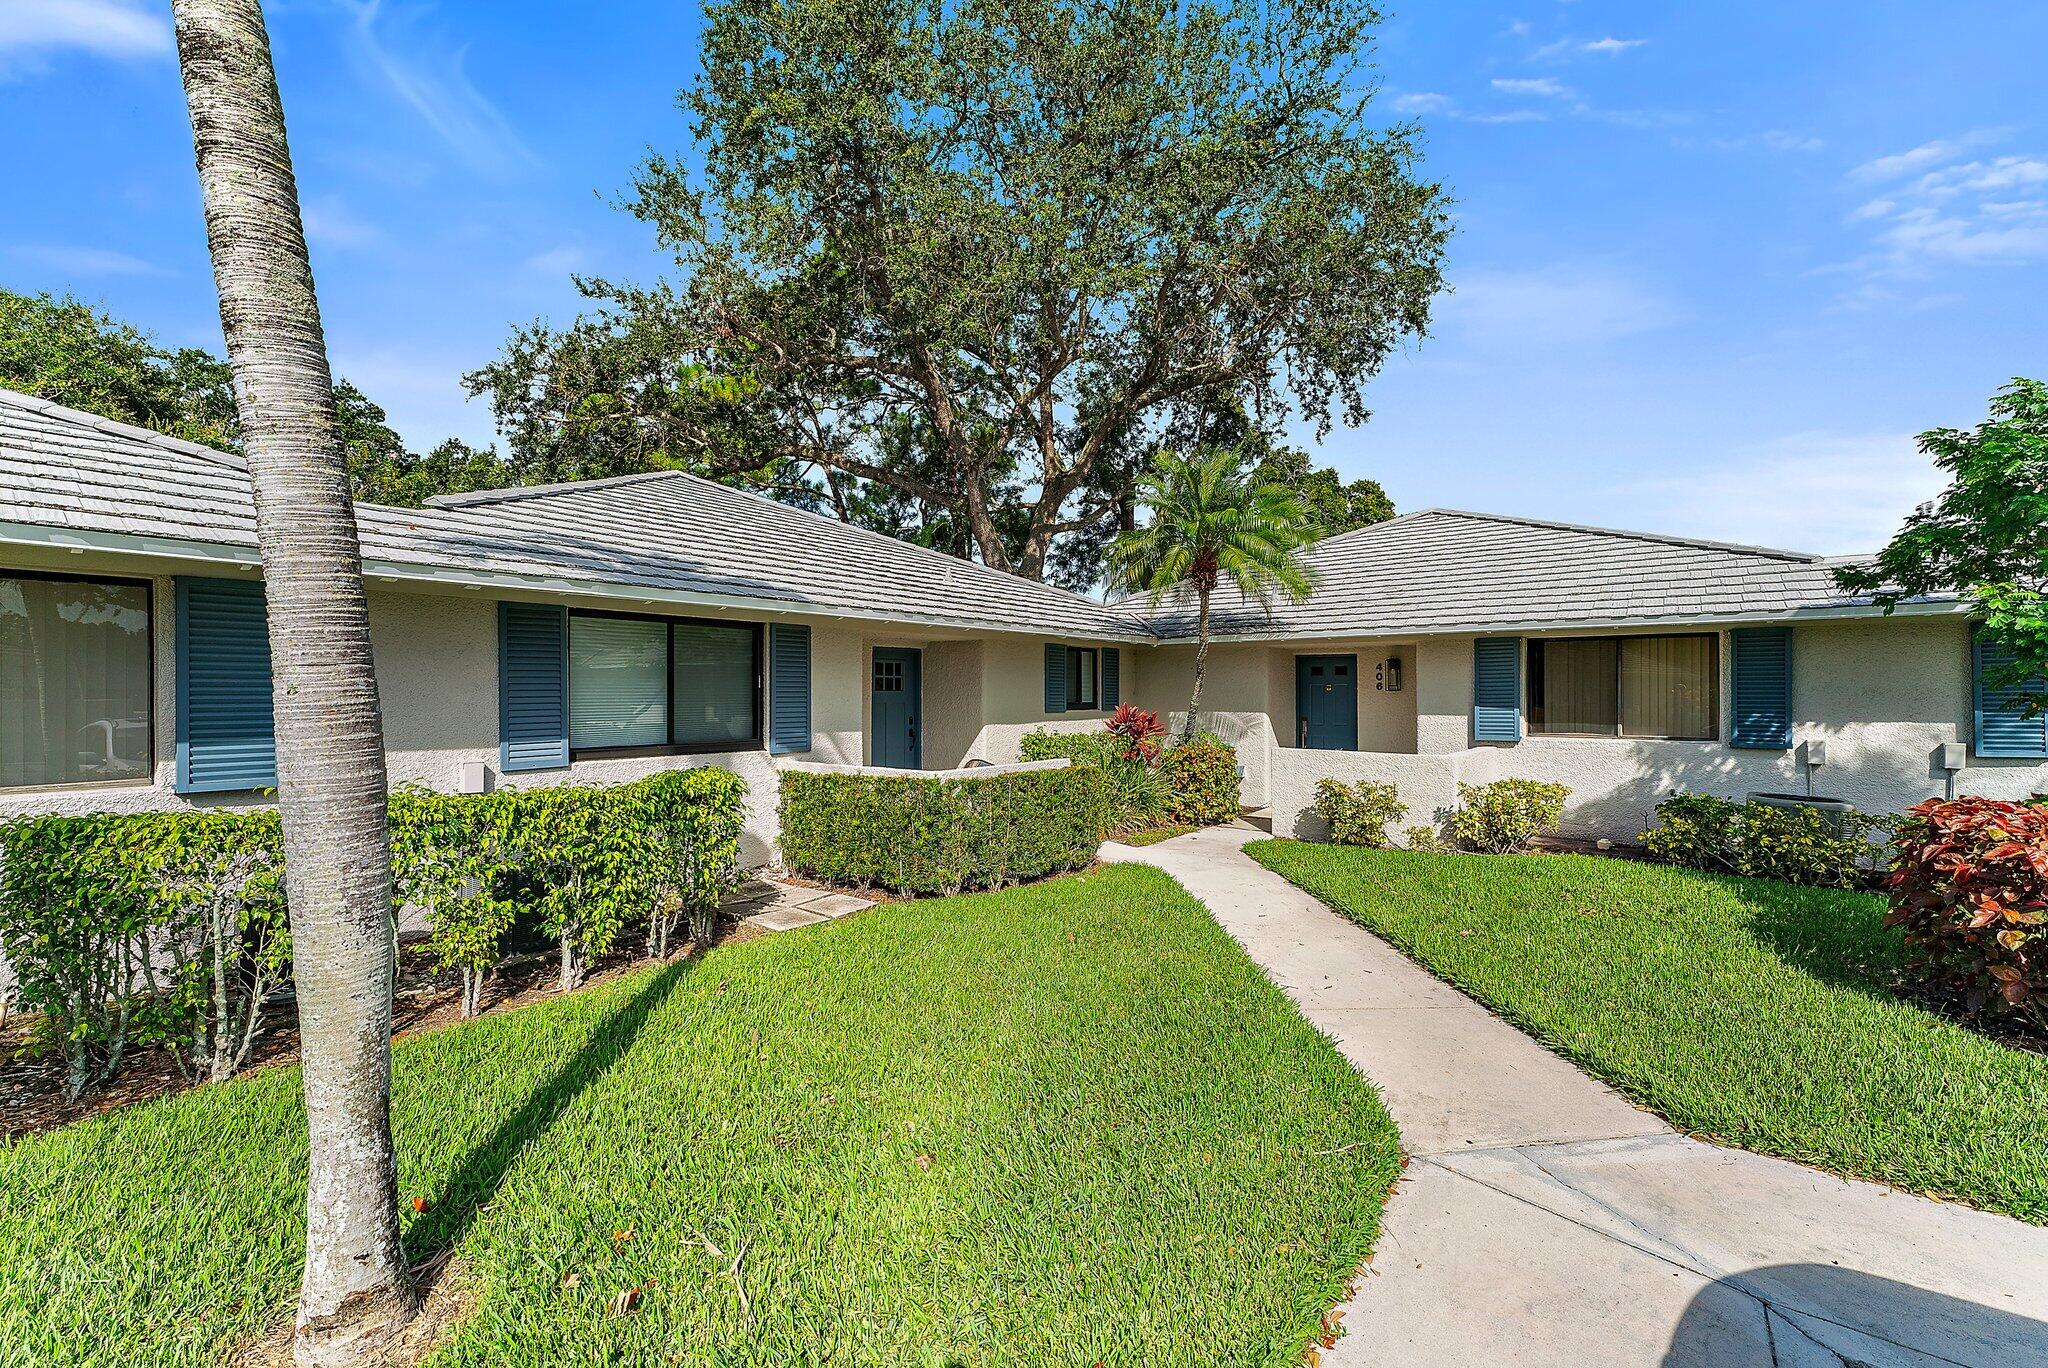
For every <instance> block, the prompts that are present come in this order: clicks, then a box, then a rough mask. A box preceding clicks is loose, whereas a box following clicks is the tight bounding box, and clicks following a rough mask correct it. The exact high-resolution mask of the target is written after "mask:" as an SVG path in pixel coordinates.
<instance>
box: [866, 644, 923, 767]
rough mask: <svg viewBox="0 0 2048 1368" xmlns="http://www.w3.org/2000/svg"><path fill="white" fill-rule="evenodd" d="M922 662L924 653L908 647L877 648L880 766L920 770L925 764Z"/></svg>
mask: <svg viewBox="0 0 2048 1368" xmlns="http://www.w3.org/2000/svg"><path fill="white" fill-rule="evenodd" d="M920 662H921V655H920V653H919V652H917V651H913V650H910V649H909V648H907V647H901V646H877V647H876V648H875V663H874V689H873V698H874V703H873V714H874V729H875V759H874V763H875V764H877V765H883V766H886V767H888V768H890V769H916V768H918V766H919V764H920V763H921V761H922V758H923V746H922V743H921V742H920V740H919V737H918V731H919V727H918V693H919V687H918V685H919V680H918V676H919V673H920V671H919V665H920Z"/></svg>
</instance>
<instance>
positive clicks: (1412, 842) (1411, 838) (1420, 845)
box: [1401, 826, 1444, 851]
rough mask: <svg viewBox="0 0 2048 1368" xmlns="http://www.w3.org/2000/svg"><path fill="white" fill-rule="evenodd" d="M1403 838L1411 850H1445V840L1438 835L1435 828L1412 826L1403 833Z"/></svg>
mask: <svg viewBox="0 0 2048 1368" xmlns="http://www.w3.org/2000/svg"><path fill="white" fill-rule="evenodd" d="M1401 838H1402V839H1403V840H1404V841H1406V842H1407V845H1408V849H1410V850H1428V851H1436V850H1442V849H1443V848H1444V842H1443V838H1442V837H1441V836H1439V835H1437V834H1436V828H1435V827H1430V826H1412V827H1409V828H1408V829H1407V830H1406V831H1404V832H1402V833H1401Z"/></svg>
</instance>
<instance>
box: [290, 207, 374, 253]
mask: <svg viewBox="0 0 2048 1368" xmlns="http://www.w3.org/2000/svg"><path fill="white" fill-rule="evenodd" d="M300 213H301V216H302V217H303V218H304V220H305V225H306V240H307V241H308V242H311V243H312V244H314V245H315V246H319V247H341V248H348V247H372V246H375V245H376V244H377V243H380V242H382V241H383V240H384V230H383V229H382V228H379V227H378V226H377V225H376V224H374V223H371V222H370V221H369V220H367V219H365V218H362V217H361V216H359V215H358V214H356V213H355V211H354V210H352V209H350V208H349V207H348V206H347V205H345V204H343V203H342V202H341V201H340V200H337V199H320V200H314V201H312V202H311V203H309V204H307V205H306V206H305V207H304V208H303V209H302V210H301V211H300Z"/></svg>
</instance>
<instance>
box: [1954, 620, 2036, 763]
mask: <svg viewBox="0 0 2048 1368" xmlns="http://www.w3.org/2000/svg"><path fill="white" fill-rule="evenodd" d="M2011 661H2012V653H2011V652H2009V651H2007V650H2006V649H2004V648H2003V647H2001V646H2000V645H1998V644H1997V643H1996V642H1993V641H1987V640H1985V639H1984V638H1983V637H1982V636H1975V637H1973V638H1972V640H1971V642H1970V682H1971V687H1972V692H1973V693H1974V694H1975V714H1976V727H1975V731H1976V744H1975V746H1974V747H1973V749H1974V750H1975V751H1976V753H1977V754H1979V755H1981V756H1984V757H1986V758H1987V759H2007V758H2020V759H2027V760H2040V759H2048V712H2044V711H2041V710H2039V706H2038V705H2041V704H2044V703H2048V681H2044V680H2043V679H2042V678H2041V677H2040V676H2038V675H2037V676H2035V677H2034V678H2032V679H2028V680H2023V681H2021V682H2020V683H2017V684H1998V683H1995V682H1993V681H1991V680H1990V679H1989V678H1988V676H1991V675H1995V674H1997V673H1998V672H1999V671H2000V670H2002V669H2004V668H2005V667H2006V666H2007V665H2008V664H2010V663H2011ZM2029 703H2032V704H2034V705H2036V706H2035V707H2032V708H2030V707H2029V706H2028V705H2029Z"/></svg>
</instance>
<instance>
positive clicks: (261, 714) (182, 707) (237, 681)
mask: <svg viewBox="0 0 2048 1368" xmlns="http://www.w3.org/2000/svg"><path fill="white" fill-rule="evenodd" d="M177 600H178V604H177V612H178V624H177V636H178V726H177V736H178V770H177V776H176V780H175V787H176V788H177V791H178V792H180V793H234V792H240V791H243V790H246V789H259V788H275V787H276V786H277V730H276V720H275V718H274V716H273V714H272V713H271V697H270V627H269V622H268V619H267V618H266V616H265V614H264V611H263V585H262V583H261V582H260V581H256V580H216V579H182V578H181V579H179V580H178V581H177Z"/></svg>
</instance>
